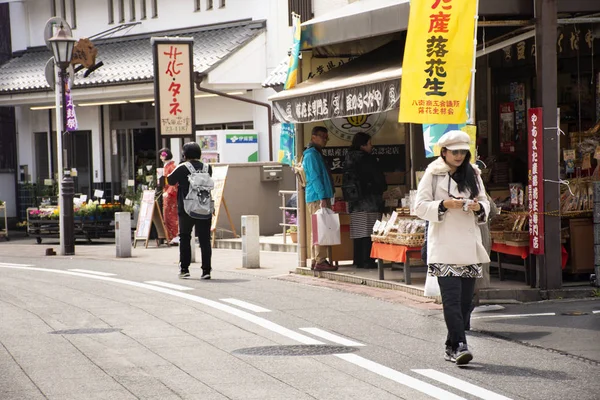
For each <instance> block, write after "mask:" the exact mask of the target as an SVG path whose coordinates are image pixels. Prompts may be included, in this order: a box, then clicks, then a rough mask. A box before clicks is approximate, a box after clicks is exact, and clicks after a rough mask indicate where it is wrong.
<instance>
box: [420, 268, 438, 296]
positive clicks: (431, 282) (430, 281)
mask: <svg viewBox="0 0 600 400" xmlns="http://www.w3.org/2000/svg"><path fill="white" fill-rule="evenodd" d="M423 294H424V295H425V296H427V297H438V296H441V295H442V293H441V291H440V284H439V283H438V278H437V276H433V275H430V274H429V273H427V277H426V278H425V293H423Z"/></svg>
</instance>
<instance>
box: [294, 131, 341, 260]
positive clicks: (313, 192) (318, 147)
mask: <svg viewBox="0 0 600 400" xmlns="http://www.w3.org/2000/svg"><path fill="white" fill-rule="evenodd" d="M328 141H329V132H328V131H327V128H325V127H324V126H315V127H314V128H313V130H312V134H311V138H310V143H309V144H308V146H307V148H306V150H304V153H303V155H302V168H303V170H304V174H305V176H306V189H305V190H306V191H305V199H306V208H307V211H308V212H309V213H310V215H312V214H314V213H316V212H317V211H318V210H319V209H320V208H331V199H332V198H333V197H334V196H335V192H334V189H333V179H332V178H331V172H330V169H329V168H328V167H327V163H326V162H325V158H324V157H323V148H324V147H325V146H326V145H327V142H328ZM330 249H331V246H319V245H313V248H312V258H313V259H312V265H311V269H314V270H315V271H337V269H338V268H337V267H336V266H334V265H331V264H330V263H329V261H327V254H328V253H329V251H330Z"/></svg>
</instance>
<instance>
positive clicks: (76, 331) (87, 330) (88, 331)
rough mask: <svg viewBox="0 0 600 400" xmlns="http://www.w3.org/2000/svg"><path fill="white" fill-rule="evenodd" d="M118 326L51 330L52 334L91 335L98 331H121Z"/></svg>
mask: <svg viewBox="0 0 600 400" xmlns="http://www.w3.org/2000/svg"><path fill="white" fill-rule="evenodd" d="M120 331H121V329H117V328H81V329H65V330H62V331H53V332H50V334H52V335H91V334H96V333H113V332H120Z"/></svg>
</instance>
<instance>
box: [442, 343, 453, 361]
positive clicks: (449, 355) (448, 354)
mask: <svg viewBox="0 0 600 400" xmlns="http://www.w3.org/2000/svg"><path fill="white" fill-rule="evenodd" d="M444 360H446V361H452V362H454V360H452V346H446V351H444Z"/></svg>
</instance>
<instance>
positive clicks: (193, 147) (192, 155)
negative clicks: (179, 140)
mask: <svg viewBox="0 0 600 400" xmlns="http://www.w3.org/2000/svg"><path fill="white" fill-rule="evenodd" d="M200 156H202V150H201V149H200V145H199V144H198V143H196V142H189V143H186V144H184V145H183V158H185V159H186V160H188V161H189V160H199V159H200Z"/></svg>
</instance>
